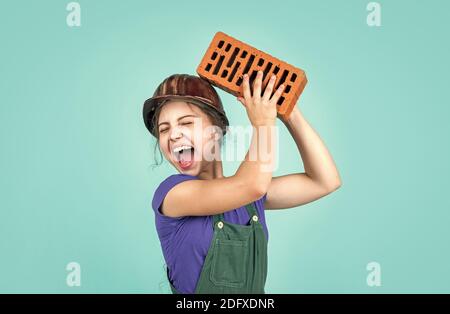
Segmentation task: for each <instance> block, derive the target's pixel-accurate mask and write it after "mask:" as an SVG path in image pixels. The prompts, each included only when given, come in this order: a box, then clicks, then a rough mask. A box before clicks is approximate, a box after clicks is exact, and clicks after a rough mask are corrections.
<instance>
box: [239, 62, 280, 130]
mask: <svg viewBox="0 0 450 314" xmlns="http://www.w3.org/2000/svg"><path fill="white" fill-rule="evenodd" d="M262 77H263V73H262V71H258V74H257V75H256V79H255V82H254V85H253V95H252V94H251V91H250V83H249V77H248V74H244V80H243V84H242V89H243V91H242V94H243V96H244V97H237V99H238V100H239V101H240V102H241V103H242V104H243V105H244V107H245V109H246V110H247V115H248V118H249V120H250V123H251V124H252V125H253V126H255V127H256V126H271V125H274V124H275V120H276V118H277V101H278V99H280V97H281V94H282V93H283V89H284V85H283V84H281V85H280V86H279V87H278V89H277V90H276V92H275V93H274V94H273V96H272V97H270V96H271V94H272V91H273V86H274V84H275V80H276V76H275V75H272V76H271V77H270V80H269V83H267V87H266V89H265V90H264V95H262V96H261V85H262Z"/></svg>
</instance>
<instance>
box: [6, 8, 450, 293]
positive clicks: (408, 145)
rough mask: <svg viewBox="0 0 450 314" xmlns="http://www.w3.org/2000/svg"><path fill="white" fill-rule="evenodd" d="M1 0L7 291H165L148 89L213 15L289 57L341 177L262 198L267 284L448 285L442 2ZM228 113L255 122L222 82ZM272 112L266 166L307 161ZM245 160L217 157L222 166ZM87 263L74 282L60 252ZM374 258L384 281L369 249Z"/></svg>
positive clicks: (192, 56)
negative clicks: (146, 113) (298, 193)
mask: <svg viewBox="0 0 450 314" xmlns="http://www.w3.org/2000/svg"><path fill="white" fill-rule="evenodd" d="M368 2H369V1H360V0H353V1H298V0H296V1H283V2H275V1H270V2H269V1H265V2H264V1H214V2H213V1H174V2H171V1H170V2H165V1H106V0H102V1H100V0H95V1H92V0H91V1H86V0H84V1H79V3H80V5H81V23H82V25H81V27H79V28H70V27H68V26H67V25H66V16H67V14H68V12H67V11H66V5H67V3H69V1H1V2H0V4H1V5H0V6H1V11H0V12H1V13H0V38H1V39H0V40H1V41H0V45H1V49H0V73H1V75H0V88H1V89H0V93H1V106H0V139H1V140H0V141H1V146H0V147H1V155H0V173H1V175H0V191H1V192H0V193H1V202H0V292H3V293H18V292H23V293H51V292H57V293H118V292H125V293H168V292H169V287H168V285H167V282H166V280H165V273H164V268H163V265H164V260H163V257H162V253H161V248H160V244H159V240H158V236H157V234H156V230H155V225H154V213H153V211H152V209H151V206H150V202H151V199H152V196H153V192H154V190H155V188H156V187H157V185H158V184H159V183H160V182H161V181H162V180H163V179H164V178H165V177H167V176H168V175H170V174H173V173H174V171H175V170H174V169H173V168H171V167H170V166H169V165H168V164H167V162H165V163H164V164H163V165H161V166H160V167H156V168H155V169H153V168H152V166H151V165H152V163H154V154H153V148H154V144H155V142H154V140H153V139H152V138H151V136H150V135H149V134H148V133H147V131H146V129H145V127H144V125H143V122H142V118H141V109H142V103H143V101H144V100H145V99H146V98H147V97H149V96H150V95H151V94H152V93H153V91H154V89H155V87H156V86H157V84H159V82H160V81H161V80H162V79H163V78H165V77H166V76H168V75H170V74H173V73H191V74H194V73H195V68H196V66H197V64H198V63H199V62H200V59H201V56H202V55H203V53H204V51H205V50H206V48H207V46H208V44H209V42H210V40H211V39H212V36H213V35H214V33H215V32H216V31H219V30H220V31H223V32H225V33H228V34H230V35H231V36H234V37H236V38H238V39H240V40H242V41H244V42H247V43H249V44H251V45H253V46H255V47H257V48H258V49H261V50H264V51H266V52H269V53H270V54H272V55H274V56H276V57H278V58H280V59H282V60H285V61H287V62H289V63H292V64H294V65H296V66H299V67H301V68H303V69H305V71H306V72H307V75H308V78H309V83H308V85H307V87H306V89H305V92H304V94H303V95H302V97H301V99H300V101H299V103H298V106H299V108H300V109H301V110H302V112H303V113H304V115H305V117H306V119H307V120H308V121H309V122H310V123H311V125H312V126H313V127H314V128H315V129H316V130H317V132H318V133H319V134H320V136H321V137H322V139H323V140H324V141H325V143H326V145H327V147H328V148H329V150H330V152H331V153H332V155H333V157H334V159H335V161H336V164H337V166H338V169H339V171H340V173H341V176H342V180H343V185H342V187H341V188H340V189H339V190H338V191H336V192H335V193H333V194H331V195H329V196H327V197H325V198H322V199H320V200H318V201H316V202H313V203H310V204H307V205H304V206H301V207H298V208H292V209H288V210H281V211H273V212H266V213H267V221H268V227H269V232H270V241H269V274H268V279H267V285H266V290H267V292H269V293H316V292H319V293H349V292H355V293H400V292H406V293H417V292H425V293H431V292H447V293H448V292H450V267H449V265H450V253H449V244H448V242H449V238H450V229H449V221H450V204H449V198H448V191H449V181H448V180H449V174H450V171H449V170H450V169H449V163H448V161H449V160H450V149H449V141H448V134H449V132H450V126H449V123H448V118H449V115H450V109H449V108H450V107H449V93H448V82H449V80H448V73H449V70H450V69H449V61H448V56H449V55H450V52H449V41H448V29H449V27H450V23H449V18H448V12H449V10H450V4H449V2H448V1H426V2H425V1H379V3H380V4H381V7H382V26H381V27H369V26H367V24H366V16H367V14H368V12H367V11H366V5H367V3H368ZM220 95H221V96H222V100H223V102H224V104H225V109H226V111H227V113H228V116H229V119H230V121H231V124H232V125H240V124H241V125H247V124H248V118H247V117H246V115H245V111H244V109H243V108H242V105H240V104H239V103H238V102H237V101H236V100H235V98H234V97H232V96H231V95H227V94H226V93H224V92H222V91H220ZM279 125H280V127H281V128H282V129H281V130H280V139H281V143H280V156H282V157H281V158H282V161H280V163H279V164H280V167H279V169H278V170H277V171H276V173H275V175H281V174H286V173H293V172H299V171H303V166H302V164H301V162H300V159H299V154H298V152H297V150H296V147H295V145H294V142H293V139H292V138H291V137H290V135H289V133H288V132H287V130H286V129H285V128H283V125H282V124H281V123H279ZM237 165H238V163H229V164H226V165H225V174H226V175H231V174H233V172H234V171H235V170H236V168H237ZM72 261H75V262H78V263H80V265H81V287H68V286H67V285H66V276H67V274H68V272H67V271H66V269H65V267H66V265H67V264H68V263H69V262H72ZM371 261H376V262H379V263H380V264H381V276H382V286H381V287H369V286H367V284H366V276H367V274H368V271H367V270H366V265H367V264H368V263H369V262H371Z"/></svg>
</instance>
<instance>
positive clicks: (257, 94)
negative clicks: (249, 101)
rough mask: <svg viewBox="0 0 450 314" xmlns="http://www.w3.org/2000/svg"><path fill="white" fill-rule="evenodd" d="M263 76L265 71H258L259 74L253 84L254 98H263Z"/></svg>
mask: <svg viewBox="0 0 450 314" xmlns="http://www.w3.org/2000/svg"><path fill="white" fill-rule="evenodd" d="M262 77H263V72H262V71H258V74H257V75H256V79H255V82H254V84H253V85H254V86H253V99H256V100H258V99H260V98H261V85H262Z"/></svg>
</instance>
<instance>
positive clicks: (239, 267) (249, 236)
mask: <svg viewBox="0 0 450 314" xmlns="http://www.w3.org/2000/svg"><path fill="white" fill-rule="evenodd" d="M245 208H246V209H247V212H248V214H249V217H250V223H249V224H247V225H239V224H232V223H228V222H226V221H225V220H224V217H223V214H218V215H214V216H213V228H214V236H213V239H212V241H211V245H210V247H209V250H208V254H207V256H206V258H205V262H204V264H203V268H202V271H201V273H200V278H199V280H198V282H197V286H196V289H195V293H196V294H202V293H205V294H206V293H214V294H219V293H228V294H232V293H260V294H263V293H265V292H264V285H265V283H266V276H267V239H266V236H265V234H264V230H263V226H262V225H261V223H260V222H259V220H258V215H257V212H256V208H255V205H254V204H253V203H251V204H249V205H246V206H245ZM167 270H168V269H167ZM169 283H170V280H169ZM170 287H171V289H172V292H173V293H178V292H177V291H176V289H175V288H174V287H173V285H172V284H170Z"/></svg>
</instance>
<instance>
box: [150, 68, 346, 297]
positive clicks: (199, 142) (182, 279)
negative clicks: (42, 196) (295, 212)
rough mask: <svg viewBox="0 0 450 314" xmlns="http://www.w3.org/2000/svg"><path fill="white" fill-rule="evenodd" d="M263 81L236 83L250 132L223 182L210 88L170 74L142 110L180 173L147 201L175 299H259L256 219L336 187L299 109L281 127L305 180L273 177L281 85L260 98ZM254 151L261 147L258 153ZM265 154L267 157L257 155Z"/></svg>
mask: <svg viewBox="0 0 450 314" xmlns="http://www.w3.org/2000/svg"><path fill="white" fill-rule="evenodd" d="M262 77H263V74H262V72H261V71H260V72H258V74H257V77H256V79H255V81H254V84H253V86H252V89H250V82H249V77H248V75H244V77H243V83H242V95H243V97H238V100H239V101H240V102H241V103H242V104H243V105H244V107H245V109H246V112H247V115H248V118H249V121H250V123H251V125H252V126H253V133H252V138H251V142H250V147H249V149H248V152H247V154H246V156H245V159H244V160H243V161H242V163H241V164H240V166H239V168H238V170H237V171H236V173H235V174H234V175H232V176H229V177H225V176H224V175H223V171H222V162H221V160H220V147H221V144H222V138H223V135H225V134H226V131H227V127H228V125H229V124H228V119H227V117H226V115H225V112H224V110H223V106H222V102H221V100H220V98H219V96H218V94H217V92H216V91H215V89H214V88H213V87H212V85H211V84H210V83H209V82H207V81H206V80H203V79H201V78H199V77H196V76H191V75H186V74H175V75H172V76H170V77H168V78H166V79H165V80H164V81H163V82H162V83H161V84H160V85H159V86H158V88H157V89H156V91H155V93H154V95H153V97H152V98H150V99H148V100H147V101H146V102H145V104H144V109H143V116H144V122H145V125H146V127H147V128H148V130H149V131H150V132H151V134H152V135H154V136H155V137H156V139H157V144H158V145H159V148H160V150H161V151H162V153H163V155H164V157H165V158H166V159H167V161H168V162H169V163H171V164H172V165H173V166H174V167H175V169H176V170H177V171H178V172H179V173H178V174H175V175H171V176H169V177H168V178H166V179H165V180H164V181H163V182H162V183H161V184H160V185H159V186H158V188H157V189H156V191H155V194H154V197H153V201H152V207H153V209H154V211H155V217H156V228H157V232H158V236H159V239H160V241H161V247H162V251H163V255H164V258H165V261H166V264H167V276H168V280H169V282H170V286H171V289H172V292H173V293H189V294H193V293H264V285H265V281H266V275H267V240H268V230H267V226H266V221H265V215H264V210H265V209H281V208H290V207H296V206H299V205H302V204H305V203H308V202H311V201H313V200H316V199H318V198H320V197H323V196H325V195H327V194H329V193H331V192H333V191H334V190H336V189H337V188H338V187H339V186H340V185H341V180H340V178H339V174H338V171H337V169H336V166H335V164H334V162H333V159H332V157H331V155H330V153H329V152H328V150H327V148H326V147H325V145H324V143H323V142H322V140H321V139H320V138H319V136H318V135H317V133H316V132H315V131H314V130H313V129H312V128H311V126H310V125H309V124H308V122H307V121H306V120H305V118H304V117H303V115H302V114H301V112H300V110H299V109H298V108H297V107H295V108H294V110H293V111H292V113H291V114H290V116H289V118H287V119H286V120H284V121H283V123H284V124H285V125H286V127H287V128H288V130H289V132H290V133H291V135H292V137H293V138H294V140H295V142H296V144H297V147H298V151H299V155H300V156H301V159H302V161H303V163H304V168H305V173H294V174H289V175H284V176H279V177H272V170H273V167H272V166H273V164H274V159H275V154H274V151H275V150H274V147H275V145H276V138H275V136H274V134H273V132H271V130H273V128H275V122H276V118H277V110H276V106H277V105H276V103H277V101H278V99H279V98H280V96H281V94H282V93H283V88H284V86H283V85H280V86H279V88H278V89H277V90H276V91H274V90H273V89H274V84H275V81H276V77H275V76H274V75H272V76H271V79H270V80H269V83H268V84H267V86H266V88H265V89H263V88H262V86H261V85H262ZM262 89H263V90H264V92H262ZM268 130H269V131H268ZM261 139H262V140H263V141H261ZM261 143H263V144H264V145H265V148H263V149H260V148H258V145H262V144H261ZM266 148H269V153H268V154H267V153H266V154H265V155H264V156H263V155H262V154H261V153H259V152H260V151H261V150H262V151H264V152H266V151H267V149H266ZM255 152H256V153H255ZM211 155H212V157H214V158H211ZM299 161H300V160H299Z"/></svg>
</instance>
